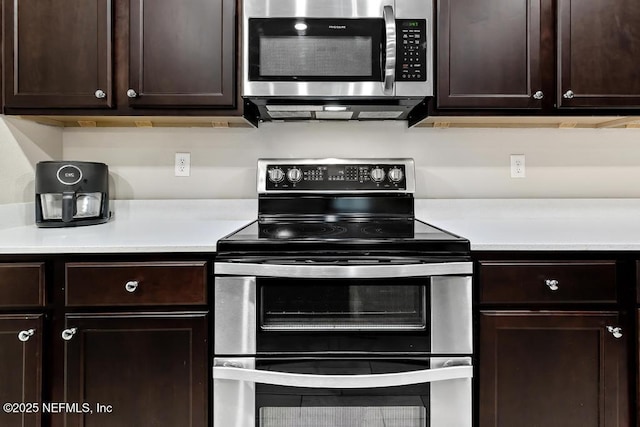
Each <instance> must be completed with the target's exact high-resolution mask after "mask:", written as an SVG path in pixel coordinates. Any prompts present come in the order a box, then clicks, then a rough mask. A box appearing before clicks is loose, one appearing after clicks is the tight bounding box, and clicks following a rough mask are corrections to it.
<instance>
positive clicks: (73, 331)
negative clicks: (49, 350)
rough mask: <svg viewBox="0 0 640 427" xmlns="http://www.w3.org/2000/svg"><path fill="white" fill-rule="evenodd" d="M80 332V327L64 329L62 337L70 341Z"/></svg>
mask: <svg viewBox="0 0 640 427" xmlns="http://www.w3.org/2000/svg"><path fill="white" fill-rule="evenodd" d="M76 332H78V328H69V329H65V330H64V331H62V339H63V340H65V341H69V340H70V339H71V338H73V336H74V335H75V334H76Z"/></svg>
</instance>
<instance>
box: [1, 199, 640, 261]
mask: <svg viewBox="0 0 640 427" xmlns="http://www.w3.org/2000/svg"><path fill="white" fill-rule="evenodd" d="M33 209H34V207H33V204H31V203H25V204H11V205H0V254H39V253H40V254H49V253H51V254H53V253H150V252H156V253H158V252H215V250H216V243H217V241H218V239H220V238H221V237H223V236H225V235H227V234H229V233H231V232H233V231H234V230H236V229H238V228H240V227H241V226H243V225H245V224H247V223H249V222H250V221H253V220H254V219H255V218H256V216H257V201H256V200H253V199H251V200H244V199H241V200H118V201H113V202H112V211H113V218H112V219H111V220H110V221H109V222H108V223H106V224H100V225H91V226H84V227H70V228H48V229H47V228H38V227H36V225H35V222H34V212H33ZM416 217H417V218H419V219H421V220H423V221H425V222H428V223H430V224H433V225H435V226H437V227H441V228H444V229H445V230H447V231H450V232H453V233H455V234H458V235H461V236H464V237H466V238H467V239H469V240H470V241H471V249H472V250H478V251H480V250H486V251H497V250H541V251H560V250H566V251H569V250H575V251H635V250H640V221H639V220H638V219H639V218H638V217H640V199H499V200H498V199H456V200H452V199H440V200H436V199H429V200H416Z"/></svg>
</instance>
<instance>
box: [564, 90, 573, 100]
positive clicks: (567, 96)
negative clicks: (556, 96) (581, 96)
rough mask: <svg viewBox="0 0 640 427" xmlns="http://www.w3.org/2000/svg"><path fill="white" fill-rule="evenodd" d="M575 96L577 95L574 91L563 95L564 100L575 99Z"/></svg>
mask: <svg viewBox="0 0 640 427" xmlns="http://www.w3.org/2000/svg"><path fill="white" fill-rule="evenodd" d="M575 95H576V94H575V93H573V91H572V90H568V91H566V92H565V93H564V95H562V97H563V98H565V99H571V98H573V97H574V96H575Z"/></svg>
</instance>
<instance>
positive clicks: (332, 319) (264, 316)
mask: <svg viewBox="0 0 640 427" xmlns="http://www.w3.org/2000/svg"><path fill="white" fill-rule="evenodd" d="M426 285H428V280H424V279H416V278H403V279H367V280H346V279H338V280H336V279H333V280H321V279H272V278H261V279H259V280H258V286H259V302H260V305H259V313H260V317H259V327H260V329H261V330H263V331H424V330H426V328H427V297H428V292H427V286H426Z"/></svg>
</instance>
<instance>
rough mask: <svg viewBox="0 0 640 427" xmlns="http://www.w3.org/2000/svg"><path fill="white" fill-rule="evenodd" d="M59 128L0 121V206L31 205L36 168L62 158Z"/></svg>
mask: <svg viewBox="0 0 640 427" xmlns="http://www.w3.org/2000/svg"><path fill="white" fill-rule="evenodd" d="M62 132H63V131H62V129H60V128H56V127H51V126H42V125H39V124H36V123H33V122H30V121H26V120H20V119H17V118H14V117H2V118H0V204H2V203H18V202H32V201H33V198H34V191H35V190H34V177H35V165H36V163H38V162H39V161H41V160H51V159H59V158H61V157H62Z"/></svg>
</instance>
